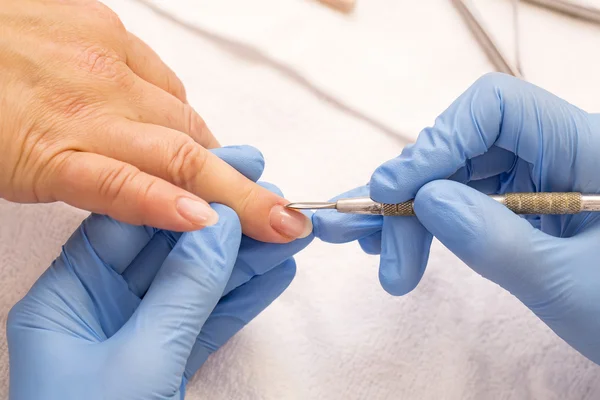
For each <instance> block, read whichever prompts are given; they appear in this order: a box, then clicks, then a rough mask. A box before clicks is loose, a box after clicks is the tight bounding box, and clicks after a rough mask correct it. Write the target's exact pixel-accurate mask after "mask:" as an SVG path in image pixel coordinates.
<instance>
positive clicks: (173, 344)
mask: <svg viewBox="0 0 600 400" xmlns="http://www.w3.org/2000/svg"><path fill="white" fill-rule="evenodd" d="M213 207H214V209H215V210H216V211H217V212H218V213H219V215H220V219H219V223H218V224H217V225H215V226H213V227H210V228H207V229H204V230H202V231H197V232H190V233H186V234H184V235H183V236H182V237H181V239H180V240H179V241H178V242H177V244H176V245H175V248H174V249H173V251H172V252H171V253H170V254H169V256H168V257H167V259H166V260H165V262H164V263H163V265H162V267H161V269H160V270H159V271H158V274H157V275H156V278H155V279H154V281H153V282H152V285H151V286H150V289H149V290H148V292H147V293H146V295H145V296H144V299H143V300H142V302H141V303H140V306H139V307H138V309H137V310H136V311H135V313H134V314H133V315H132V317H131V318H130V319H129V321H128V322H127V323H126V324H125V326H124V327H123V329H122V330H121V331H119V332H118V333H117V334H116V335H115V336H114V337H113V338H115V339H117V338H119V339H121V340H120V341H118V343H120V344H122V347H123V348H121V350H120V351H122V352H125V355H124V356H123V359H124V360H127V359H128V357H127V353H131V354H136V355H138V356H136V357H139V354H146V355H147V356H148V357H149V359H152V360H160V363H161V364H162V366H161V367H160V370H161V371H164V370H165V369H166V370H172V371H177V370H178V369H179V368H180V366H181V369H182V371H181V372H182V373H183V366H185V364H186V362H187V359H188V357H189V355H190V352H191V350H192V347H193V345H194V343H195V342H196V338H197V337H198V335H199V334H200V331H201V329H202V326H203V325H204V323H205V322H206V320H207V319H208V317H209V315H210V314H211V312H212V311H213V309H214V308H215V306H216V305H217V303H218V301H219V299H220V298H221V295H222V293H223V289H225V285H226V283H227V280H228V279H229V276H230V274H231V270H232V268H233V265H234V263H235V260H236V258H237V253H238V249H239V245H240V238H241V226H240V222H239V219H238V217H237V215H236V214H235V212H234V211H233V210H231V209H230V208H228V207H226V206H222V205H218V204H215V205H213ZM134 359H135V357H134ZM165 364H167V365H166V366H165ZM169 365H170V367H169ZM167 367H168V368H167ZM175 390H177V388H174V391H175Z"/></svg>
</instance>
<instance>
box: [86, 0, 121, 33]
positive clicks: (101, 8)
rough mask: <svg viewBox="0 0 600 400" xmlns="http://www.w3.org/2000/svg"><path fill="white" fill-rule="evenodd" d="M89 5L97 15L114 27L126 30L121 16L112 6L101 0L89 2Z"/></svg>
mask: <svg viewBox="0 0 600 400" xmlns="http://www.w3.org/2000/svg"><path fill="white" fill-rule="evenodd" d="M89 7H91V11H92V12H94V13H95V14H96V16H98V17H99V18H101V19H102V20H103V21H105V22H106V23H108V24H110V26H111V27H112V28H113V29H114V28H116V29H118V30H120V31H123V32H126V29H125V25H124V24H123V21H121V18H120V17H119V16H118V15H117V13H116V12H114V11H113V10H112V9H111V8H110V7H108V6H107V5H105V4H103V3H101V2H99V1H94V2H92V3H89Z"/></svg>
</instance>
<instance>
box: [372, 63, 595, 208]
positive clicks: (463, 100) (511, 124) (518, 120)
mask: <svg viewBox="0 0 600 400" xmlns="http://www.w3.org/2000/svg"><path fill="white" fill-rule="evenodd" d="M544 110H553V112H545V111H544ZM565 115H568V118H565ZM573 121H575V122H577V123H574V122H573ZM577 126H589V119H588V115H587V114H586V113H585V112H583V111H581V110H579V109H577V108H575V107H574V106H572V105H570V104H568V103H567V102H565V101H564V100H561V99H559V98H558V97H555V96H552V95H551V94H549V93H548V92H546V91H544V90H542V89H540V88H538V87H535V86H534V85H532V84H530V83H527V82H523V81H520V80H518V79H516V78H513V77H510V76H508V75H503V74H490V75H486V76H485V77H483V78H481V79H479V80H478V81H477V82H476V83H475V84H474V85H473V86H472V87H471V88H469V89H468V90H467V91H466V92H465V93H464V94H463V95H461V96H460V97H459V98H458V99H457V100H456V101H455V102H454V103H453V104H452V105H451V106H450V107H449V108H448V109H447V110H446V111H445V112H444V113H443V114H442V115H441V116H440V117H439V118H438V119H437V121H436V123H435V124H434V126H433V127H432V128H427V129H425V130H423V131H422V132H421V133H420V135H419V137H418V139H417V141H416V143H415V144H414V145H412V146H407V147H406V148H405V149H404V151H403V152H402V154H401V155H400V156H399V157H398V158H396V159H394V160H391V161H389V162H387V163H385V164H383V165H382V166H381V167H379V168H378V169H377V170H376V171H375V173H374V174H373V176H372V178H371V185H370V186H371V197H372V198H373V199H374V200H376V201H379V202H383V203H400V202H403V201H407V200H409V199H412V198H414V197H415V195H416V194H417V191H418V190H419V189H420V188H421V187H422V186H423V185H425V184H426V183H427V182H431V181H433V180H437V179H447V178H448V177H450V176H451V175H452V174H454V173H455V172H456V171H457V170H458V169H459V168H461V167H463V166H464V165H465V162H466V161H467V160H468V159H472V158H474V157H477V156H480V155H482V154H484V153H486V152H487V151H488V149H490V148H491V147H492V146H493V145H495V146H497V147H499V148H502V149H504V150H507V151H510V152H512V153H514V154H516V155H517V156H518V157H519V158H521V159H522V160H524V161H525V162H527V163H529V164H530V165H531V167H530V168H531V174H532V176H533V177H534V183H535V184H541V182H542V179H541V175H542V171H544V174H545V176H548V180H547V181H544V183H545V184H547V186H548V187H546V186H544V187H540V188H538V190H544V191H560V190H563V189H568V188H571V187H573V176H572V175H570V174H566V173H565V171H564V167H562V165H565V164H566V165H571V164H572V162H573V159H572V158H573V157H574V156H575V154H576V152H575V151H565V149H571V148H572V147H570V145H566V144H565V143H576V142H577V137H576V135H577V129H576V127H577ZM548 127H552V129H549V128H548ZM542 128H547V129H542ZM542 152H543V154H544V157H543V158H541V157H540V156H539V155H540V154H541V153H542ZM548 160H552V163H550V162H549V161H548ZM591 162H592V164H593V165H597V166H599V168H600V161H599V160H591Z"/></svg>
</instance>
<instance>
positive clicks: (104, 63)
mask: <svg viewBox="0 0 600 400" xmlns="http://www.w3.org/2000/svg"><path fill="white" fill-rule="evenodd" d="M77 64H78V66H79V67H80V68H81V69H83V70H84V71H86V72H89V73H92V74H95V75H101V76H106V77H107V78H117V77H118V76H119V75H120V74H122V72H123V65H122V64H123V62H122V61H121V59H120V57H119V56H118V55H117V54H116V53H115V52H114V51H112V50H110V49H109V48H107V47H103V46H101V45H90V46H86V47H84V48H83V49H82V50H81V51H80V53H79V54H78V56H77Z"/></svg>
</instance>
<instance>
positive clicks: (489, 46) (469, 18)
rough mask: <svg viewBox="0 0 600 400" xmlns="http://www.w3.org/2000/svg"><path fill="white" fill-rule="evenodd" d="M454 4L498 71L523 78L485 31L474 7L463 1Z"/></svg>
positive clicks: (459, 0)
mask: <svg viewBox="0 0 600 400" xmlns="http://www.w3.org/2000/svg"><path fill="white" fill-rule="evenodd" d="M452 3H453V4H454V7H455V8H456V9H457V10H458V12H459V13H460V15H461V16H462V18H463V20H464V21H465V23H466V25H467V27H468V28H469V30H470V31H471V33H472V34H473V36H474V37H475V39H476V40H477V41H478V42H479V45H480V46H481V48H482V49H483V51H484V52H485V54H486V55H487V56H488V58H489V60H490V61H491V63H492V64H494V66H495V68H496V70H497V71H498V72H503V73H505V74H509V75H512V76H515V77H517V78H522V76H521V73H520V72H519V70H518V68H517V67H515V66H513V65H512V64H511V63H510V62H509V61H508V59H507V58H506V57H505V56H504V54H502V52H501V51H500V48H499V47H498V45H497V44H496V42H494V40H493V39H492V37H491V35H490V34H489V32H488V31H487V29H485V27H484V24H483V22H482V21H481V19H480V18H478V17H477V16H476V15H475V11H474V8H473V6H469V5H467V4H466V3H465V2H464V1H463V0H452Z"/></svg>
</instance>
